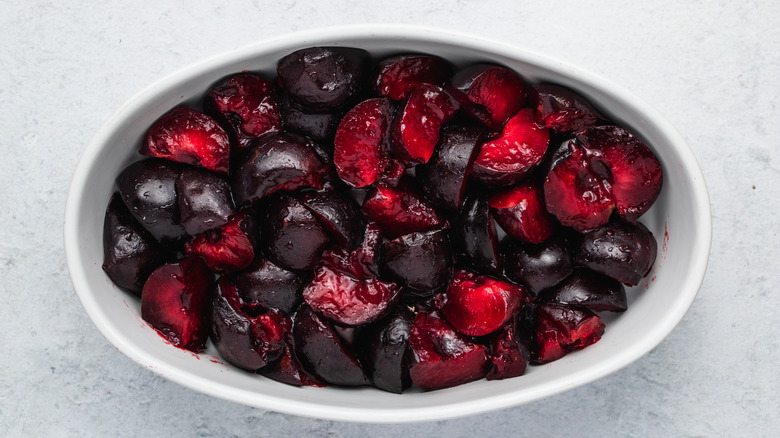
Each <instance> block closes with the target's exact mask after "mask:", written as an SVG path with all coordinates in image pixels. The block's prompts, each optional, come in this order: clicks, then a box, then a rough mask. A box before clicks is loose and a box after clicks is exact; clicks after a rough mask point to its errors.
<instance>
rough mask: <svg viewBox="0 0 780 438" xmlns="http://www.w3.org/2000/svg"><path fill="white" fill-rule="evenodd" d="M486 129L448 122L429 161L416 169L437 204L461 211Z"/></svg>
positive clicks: (432, 200) (417, 175)
mask: <svg viewBox="0 0 780 438" xmlns="http://www.w3.org/2000/svg"><path fill="white" fill-rule="evenodd" d="M485 134H486V130H485V129H484V128H480V127H476V126H462V125H447V126H445V127H444V128H442V130H441V137H440V140H439V144H438V145H437V146H436V149H435V150H434V151H433V156H431V159H430V160H429V161H428V162H427V163H426V164H421V165H419V166H417V167H416V168H415V172H416V177H417V181H418V182H419V186H420V188H421V190H422V192H423V194H424V195H425V197H426V198H427V199H428V200H430V201H431V203H433V204H434V205H436V206H437V207H440V208H444V209H448V210H458V209H459V208H460V207H461V205H462V204H463V200H464V198H465V195H466V182H467V180H468V176H469V174H470V173H471V167H472V165H473V164H474V160H476V158H477V153H478V152H479V145H480V143H481V142H482V140H483V139H484V137H485Z"/></svg>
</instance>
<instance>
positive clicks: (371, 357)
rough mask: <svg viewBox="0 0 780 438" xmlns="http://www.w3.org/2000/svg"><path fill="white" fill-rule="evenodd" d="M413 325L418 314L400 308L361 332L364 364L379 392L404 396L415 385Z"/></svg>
mask: <svg viewBox="0 0 780 438" xmlns="http://www.w3.org/2000/svg"><path fill="white" fill-rule="evenodd" d="M413 322H414V314H413V313H412V312H411V311H409V309H408V308H406V307H398V308H397V309H396V310H395V311H394V312H393V313H392V314H391V315H389V316H388V317H386V318H384V319H382V320H380V321H377V322H376V323H374V324H371V325H369V326H368V327H366V329H365V330H363V331H362V332H361V334H360V339H359V341H358V342H359V345H362V348H361V351H360V357H361V361H362V363H363V367H364V369H365V371H366V374H368V375H369V376H371V380H372V382H373V385H374V386H376V387H377V388H379V389H383V390H385V391H389V392H394V393H396V394H400V393H401V392H403V391H404V390H405V389H407V388H409V387H410V386H411V385H412V380H411V377H410V376H409V363H408V359H409V357H408V351H409V333H410V332H411V330H412V323H413Z"/></svg>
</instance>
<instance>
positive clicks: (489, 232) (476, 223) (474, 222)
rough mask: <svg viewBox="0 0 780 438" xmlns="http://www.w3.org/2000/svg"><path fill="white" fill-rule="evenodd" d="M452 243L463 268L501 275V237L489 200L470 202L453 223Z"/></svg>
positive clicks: (476, 198) (464, 206) (451, 228)
mask: <svg viewBox="0 0 780 438" xmlns="http://www.w3.org/2000/svg"><path fill="white" fill-rule="evenodd" d="M450 242H452V247H453V249H454V250H455V257H456V260H457V261H458V262H459V263H460V264H462V266H464V267H468V268H470V269H473V270H475V271H477V272H483V273H494V274H496V273H498V272H499V270H500V267H501V263H500V260H501V259H500V253H499V251H498V235H497V234H496V229H495V226H494V225H493V220H492V219H491V216H490V206H489V205H488V202H487V201H486V200H485V199H482V198H481V197H479V196H476V195H474V194H471V195H470V196H469V197H467V198H466V200H465V201H464V203H463V207H462V208H461V210H460V212H459V213H458V214H457V215H456V216H455V218H454V219H452V225H451V227H450Z"/></svg>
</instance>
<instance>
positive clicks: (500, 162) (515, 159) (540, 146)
mask: <svg viewBox="0 0 780 438" xmlns="http://www.w3.org/2000/svg"><path fill="white" fill-rule="evenodd" d="M549 143H550V133H549V130H548V129H547V128H545V127H542V126H539V125H538V124H536V122H535V121H534V114H533V110H532V109H530V108H524V109H521V110H520V111H519V112H518V113H517V114H515V115H514V116H512V118H510V119H509V121H508V122H507V123H506V125H505V126H504V129H503V130H502V131H501V135H500V136H499V137H497V138H495V139H494V140H491V141H489V142H486V143H484V144H483V145H482V148H481V150H480V152H479V155H478V156H477V159H476V161H474V167H473V168H472V172H473V176H474V178H475V179H476V180H477V181H479V182H481V183H482V184H485V185H487V186H491V187H505V186H509V185H512V184H515V183H518V182H520V181H521V180H522V179H523V178H524V177H525V176H526V175H528V174H529V173H530V172H531V171H532V170H533V169H535V168H536V167H537V166H538V165H539V163H540V162H541V161H542V158H543V157H544V154H545V152H546V151H547V147H548V146H549Z"/></svg>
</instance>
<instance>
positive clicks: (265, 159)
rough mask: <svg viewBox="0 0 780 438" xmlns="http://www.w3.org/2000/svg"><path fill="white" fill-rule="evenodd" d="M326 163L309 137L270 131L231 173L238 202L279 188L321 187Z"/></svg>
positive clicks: (247, 200)
mask: <svg viewBox="0 0 780 438" xmlns="http://www.w3.org/2000/svg"><path fill="white" fill-rule="evenodd" d="M327 173H328V169H327V166H326V164H325V163H324V162H323V160H322V158H320V156H319V155H318V154H317V152H316V150H315V148H314V146H313V145H312V144H311V143H310V142H309V140H308V139H307V138H306V137H303V136H300V135H297V134H288V133H270V134H266V135H264V136H262V137H260V138H259V139H258V140H257V141H256V142H255V143H253V144H252V149H251V150H250V151H249V153H248V155H247V156H246V158H245V159H244V160H243V162H242V163H241V164H240V165H239V166H238V168H237V169H236V171H235V172H234V173H233V174H232V175H231V185H232V188H233V196H234V197H235V201H236V204H238V205H240V206H246V205H249V204H252V203H255V202H257V201H258V200H260V199H262V198H263V197H265V196H266V195H270V194H271V193H273V192H275V191H277V190H283V191H292V190H296V189H299V188H302V187H312V188H316V189H320V188H322V187H323V185H324V183H325V179H326V176H327Z"/></svg>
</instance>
